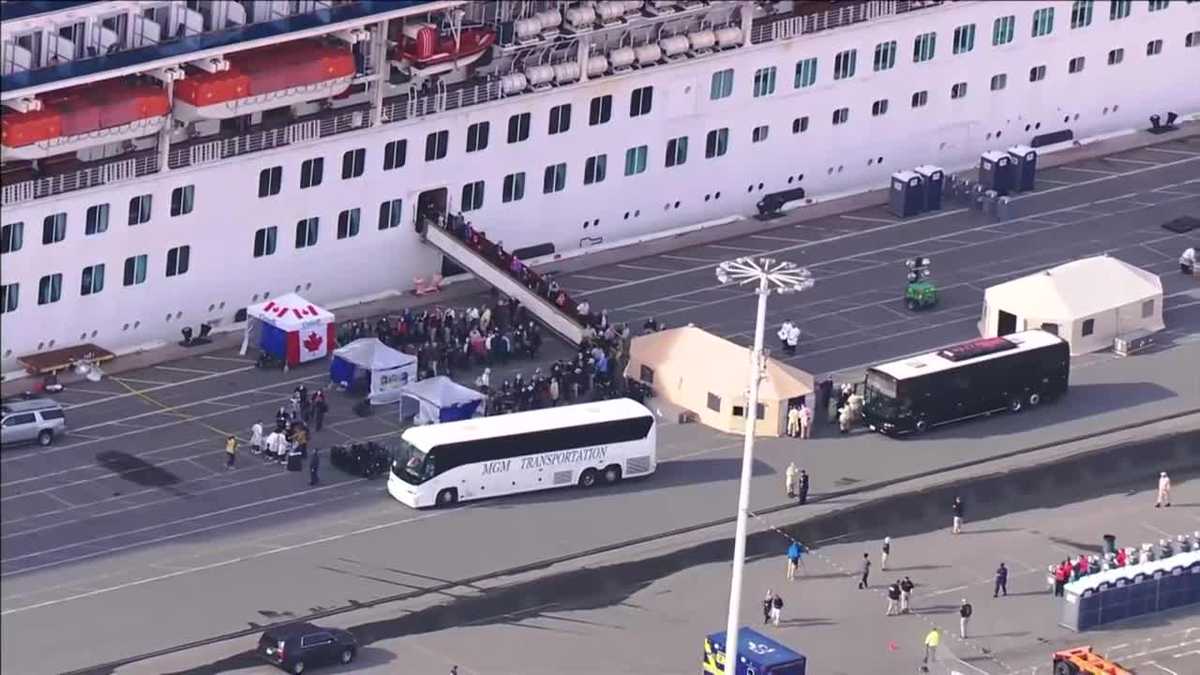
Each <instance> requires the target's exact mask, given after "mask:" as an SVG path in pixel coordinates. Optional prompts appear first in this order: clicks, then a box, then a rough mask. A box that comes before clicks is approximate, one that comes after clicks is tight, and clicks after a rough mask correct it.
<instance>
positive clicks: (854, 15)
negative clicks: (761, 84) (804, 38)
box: [750, 0, 945, 44]
mask: <svg viewBox="0 0 1200 675" xmlns="http://www.w3.org/2000/svg"><path fill="white" fill-rule="evenodd" d="M942 4H945V0H869V1H868V2H858V3H846V4H844V5H835V6H833V7H832V8H831V9H827V10H823V11H820V12H814V13H811V14H782V15H777V16H769V17H765V18H762V19H758V20H756V21H755V22H754V25H753V26H752V27H751V29H750V42H751V43H752V44H762V43H764V42H773V41H775V40H786V39H788V38H792V37H796V36H797V35H808V34H811V33H820V32H822V31H826V30H831V29H834V28H841V27H843V26H850V25H853V24H856V23H862V22H864V21H873V20H875V19H878V18H880V17H885V16H893V15H896V14H904V13H907V12H912V11H915V10H918V9H925V8H928V7H936V6H938V5H942Z"/></svg>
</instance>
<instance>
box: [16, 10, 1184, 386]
mask: <svg viewBox="0 0 1200 675" xmlns="http://www.w3.org/2000/svg"><path fill="white" fill-rule="evenodd" d="M0 13H2V16H0V18H2V19H3V24H2V27H0V42H2V46H3V82H2V87H0V89H2V92H0V103H2V104H3V114H2V116H0V122H2V124H3V140H2V143H0V146H2V147H0V153H2V155H0V156H2V160H3V166H2V175H0V181H2V197H0V199H2V202H0V203H2V207H3V211H2V213H3V217H2V222H3V240H2V253H0V262H2V274H0V281H2V291H3V294H2V296H0V312H3V315H2V316H0V321H2V330H3V354H2V364H0V366H2V367H0V370H3V371H5V372H9V371H13V370H14V369H17V368H18V367H19V366H18V359H19V358H21V357H26V356H29V355H37V354H39V353H44V352H50V351H54V350H61V349H64V348H68V347H71V346H76V345H80V344H84V343H91V344H96V345H100V346H102V347H104V348H105V349H108V350H112V351H114V352H116V353H122V352H127V351H131V350H136V349H140V348H144V347H146V346H149V345H154V344H159V343H163V342H166V341H173V340H176V339H178V337H177V336H178V335H179V332H180V328H181V327H183V326H196V325H198V324H200V323H201V322H204V323H208V324H210V325H212V326H216V327H217V329H218V330H224V329H228V328H230V327H236V326H238V322H239V321H244V319H245V312H244V308H245V307H247V306H248V305H251V304H253V303H256V302H261V301H263V300H264V299H266V298H272V297H277V296H280V295H284V294H286V293H290V292H298V293H300V294H302V295H303V296H304V297H306V298H308V299H309V300H311V301H313V302H316V303H320V304H323V305H326V306H329V307H332V308H337V307H344V306H348V305H352V304H354V303H359V302H363V301H367V300H371V299H377V298H381V297H386V296H387V295H389V294H395V293H403V292H407V291H409V290H411V289H412V288H413V285H414V278H415V277H429V276H431V275H434V274H437V273H440V272H442V271H443V264H444V261H443V257H442V255H441V254H440V253H439V252H438V251H437V250H435V249H433V248H432V247H430V246H429V245H428V244H426V243H424V242H423V240H422V237H421V234H420V232H419V229H420V227H419V222H420V220H421V218H422V215H421V214H429V213H456V212H461V213H463V214H464V215H465V217H466V218H468V219H469V220H470V221H471V222H472V223H474V224H475V225H476V226H477V227H479V228H481V229H483V230H485V231H486V232H487V234H488V236H489V237H490V238H492V239H493V240H500V241H502V242H503V243H504V245H505V247H506V248H507V249H509V250H514V251H516V252H517V253H518V255H521V256H522V257H525V258H534V257H537V256H540V255H544V254H548V253H552V252H556V253H565V252H568V251H574V250H577V249H586V248H587V247H592V246H597V245H601V244H612V243H613V242H618V241H621V240H627V239H630V238H634V237H645V236H648V235H651V234H653V233H655V232H658V231H663V230H669V229H674V228H680V227H684V226H688V225H691V224H696V223H705V222H712V221H715V220H719V219H722V218H726V217H730V216H735V215H738V214H746V213H749V212H751V211H753V209H754V206H755V204H756V202H758V201H759V200H760V199H762V197H763V196H764V195H765V194H771V193H773V192H778V191H782V190H789V189H793V188H802V189H803V190H804V191H805V193H806V195H807V196H808V197H809V198H814V199H821V198H827V197H830V196H834V195H840V194H847V193H853V192H855V191H861V190H867V189H877V188H879V187H882V186H884V185H886V184H887V181H888V178H889V176H890V174H892V173H893V172H896V171H898V170H901V169H906V168H910V167H913V166H916V165H920V164H933V165H937V166H940V167H944V168H945V169H947V170H958V169H963V168H966V167H969V166H972V165H973V164H975V163H976V162H977V161H978V157H979V155H980V153H981V152H985V151H987V150H994V149H1003V148H1006V147H1009V146H1013V145H1018V144H1020V145H1029V146H1033V147H1036V148H1039V149H1040V150H1041V151H1044V152H1049V151H1053V150H1055V149H1056V148H1061V147H1069V146H1070V145H1071V143H1073V142H1079V141H1081V140H1086V139H1089V138H1096V137H1100V136H1106V135H1111V134H1118V133H1122V132H1124V131H1127V130H1131V129H1136V128H1143V127H1146V126H1148V123H1147V118H1148V116H1150V115H1152V114H1165V113H1166V112H1168V111H1171V112H1176V113H1178V114H1179V115H1181V116H1183V117H1184V119H1188V118H1191V117H1194V116H1195V114H1196V112H1197V111H1198V110H1200V86H1197V84H1196V83H1197V82H1200V2H1195V1H1194V0H1149V1H1147V0H1096V1H1092V0H1080V1H1076V2H1069V1H1068V2H1061V1H1051V0H1043V1H1030V2H998V1H979V2H974V1H967V0H960V1H957V2H948V1H943V0H873V1H860V0H842V1H836V2H811V1H801V0H776V1H766V0H755V1H750V0H747V1H745V2H727V1H715V0H713V1H703V0H665V1H662V0H647V1H642V0H604V1H599V2H562V1H533V0H523V1H519V2H517V1H506V2H492V1H488V2H469V1H463V0H427V1H419V0H394V1H391V2H383V1H371V0H358V1H354V0H351V1H333V2H330V1H327V0H290V1H289V0H270V1H268V0H213V1H207V0H137V1H135V2H131V1H116V0H114V1H106V2H70V1H57V2H34V1H27V2H17V1H8V2H3V3H2V4H0Z"/></svg>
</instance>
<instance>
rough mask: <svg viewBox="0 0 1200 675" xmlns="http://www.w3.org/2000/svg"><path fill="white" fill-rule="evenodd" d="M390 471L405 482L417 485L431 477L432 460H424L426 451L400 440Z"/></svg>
mask: <svg viewBox="0 0 1200 675" xmlns="http://www.w3.org/2000/svg"><path fill="white" fill-rule="evenodd" d="M392 473H394V474H396V477H397V478H399V479H400V480H402V481H404V482H406V483H411V484H413V485H418V484H420V483H423V482H424V481H426V480H429V479H430V478H432V477H433V462H432V460H430V461H428V462H426V453H424V452H422V451H420V450H418V449H417V448H416V446H414V445H412V444H411V443H408V442H407V441H404V440H401V441H400V447H399V449H398V450H397V451H396V456H395V459H393V460H392Z"/></svg>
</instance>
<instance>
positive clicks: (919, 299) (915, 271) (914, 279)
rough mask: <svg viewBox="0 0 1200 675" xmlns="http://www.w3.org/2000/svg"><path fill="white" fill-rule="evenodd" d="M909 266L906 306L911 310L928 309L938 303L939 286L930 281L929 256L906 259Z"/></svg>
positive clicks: (905, 297) (905, 295) (905, 264)
mask: <svg viewBox="0 0 1200 675" xmlns="http://www.w3.org/2000/svg"><path fill="white" fill-rule="evenodd" d="M904 266H905V267H907V268H908V286H906V287H905V289H904V306H905V307H908V308H909V309H910V310H913V311H917V310H919V309H928V308H930V307H933V306H935V305H937V303H938V291H937V286H936V285H935V284H934V283H933V282H932V281H930V279H929V276H930V274H931V272H930V270H929V266H930V260H929V258H909V259H908V260H905V261H904Z"/></svg>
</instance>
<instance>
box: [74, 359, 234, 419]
mask: <svg viewBox="0 0 1200 675" xmlns="http://www.w3.org/2000/svg"><path fill="white" fill-rule="evenodd" d="M253 369H254V366H246V367H244V368H234V369H233V370H226V371H222V372H219V373H212V374H210V375H204V376H202V377H193V378H191V379H188V380H180V381H179V382H170V383H168V384H164V385H161V386H158V387H153V388H151V389H147V390H145V391H146V392H152V391H161V390H163V389H169V388H171V387H182V386H184V385H188V384H196V383H197V382H206V381H208V380H214V379H216V378H218V377H225V376H226V375H234V374H237V373H244V372H246V371H248V370H253ZM133 395H134V394H132V393H130V392H124V393H121V394H114V395H112V396H107V397H105V398H99V399H96V400H95V401H87V402H85V403H74V404H71V405H68V406H64V409H65V410H68V411H70V410H78V409H80V408H86V407H88V406H93V405H98V404H100V403H108V402H109V401H118V400H120V399H123V398H129V397H130V396H133Z"/></svg>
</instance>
